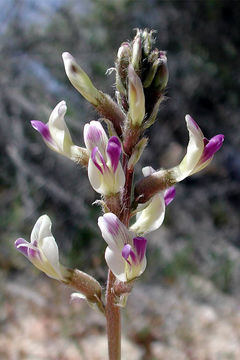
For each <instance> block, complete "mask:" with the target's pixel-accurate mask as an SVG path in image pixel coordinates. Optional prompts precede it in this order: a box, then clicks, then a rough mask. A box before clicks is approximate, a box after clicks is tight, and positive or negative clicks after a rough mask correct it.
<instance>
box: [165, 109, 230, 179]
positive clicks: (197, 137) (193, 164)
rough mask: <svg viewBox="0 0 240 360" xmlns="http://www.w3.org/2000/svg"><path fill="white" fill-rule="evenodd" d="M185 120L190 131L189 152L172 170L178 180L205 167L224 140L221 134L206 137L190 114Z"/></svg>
mask: <svg viewBox="0 0 240 360" xmlns="http://www.w3.org/2000/svg"><path fill="white" fill-rule="evenodd" d="M185 120H186V123H187V129H188V132H189V142H188V147H187V152H186V155H185V156H184V158H183V160H182V161H181V163H180V164H179V165H178V166H176V167H174V168H173V169H171V170H170V172H171V175H172V176H173V177H174V178H175V180H176V181H177V182H179V181H182V180H183V179H185V178H186V177H187V176H189V175H192V174H195V173H196V172H198V171H200V170H202V169H203V168H205V167H206V166H207V165H208V164H209V163H210V162H211V160H212V158H213V155H214V154H215V152H217V151H218V150H219V149H220V148H221V146H222V144H223V141H224V136H223V135H221V134H219V135H216V136H214V137H213V138H211V139H210V140H208V139H206V138H205V137H204V135H203V133H202V130H201V129H200V127H199V126H198V124H197V123H196V122H195V121H194V120H193V119H192V118H191V116H190V115H186V117H185Z"/></svg>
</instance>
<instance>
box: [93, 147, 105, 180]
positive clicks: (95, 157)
mask: <svg viewBox="0 0 240 360" xmlns="http://www.w3.org/2000/svg"><path fill="white" fill-rule="evenodd" d="M91 159H92V161H93V163H94V165H95V166H96V167H97V168H98V170H99V171H100V173H101V174H103V170H104V171H105V170H106V168H107V165H106V162H105V160H104V158H103V156H102V154H101V153H100V151H99V150H98V147H97V146H95V148H93V149H92V153H91ZM99 161H100V163H102V165H103V169H102V167H101V165H99Z"/></svg>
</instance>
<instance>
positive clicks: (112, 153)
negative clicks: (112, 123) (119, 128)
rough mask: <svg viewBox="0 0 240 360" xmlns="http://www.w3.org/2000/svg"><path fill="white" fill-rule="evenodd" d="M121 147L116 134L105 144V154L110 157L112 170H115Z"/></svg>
mask: <svg viewBox="0 0 240 360" xmlns="http://www.w3.org/2000/svg"><path fill="white" fill-rule="evenodd" d="M121 151H122V147H121V143H120V141H119V140H118V138H117V137H116V136H112V137H111V138H110V139H109V141H108V145H107V154H108V156H109V158H110V161H111V165H112V168H113V171H114V172H115V171H116V170H117V167H118V163H119V159H120V155H121Z"/></svg>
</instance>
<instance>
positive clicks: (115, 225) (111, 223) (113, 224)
mask: <svg viewBox="0 0 240 360" xmlns="http://www.w3.org/2000/svg"><path fill="white" fill-rule="evenodd" d="M103 218H104V221H105V223H106V226H107V229H108V231H109V232H110V234H111V235H113V236H117V235H118V233H119V220H118V218H117V216H116V215H115V214H112V213H107V214H105V215H103Z"/></svg>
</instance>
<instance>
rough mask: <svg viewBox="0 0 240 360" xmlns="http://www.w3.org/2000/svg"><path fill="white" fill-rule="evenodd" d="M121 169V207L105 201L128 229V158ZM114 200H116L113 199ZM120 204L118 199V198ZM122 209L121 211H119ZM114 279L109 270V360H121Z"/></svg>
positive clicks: (129, 199) (125, 158) (107, 317)
mask: <svg viewBox="0 0 240 360" xmlns="http://www.w3.org/2000/svg"><path fill="white" fill-rule="evenodd" d="M123 169H124V172H125V177H126V181H125V186H124V189H123V194H122V201H121V206H117V204H116V201H111V200H110V199H105V200H106V204H107V206H108V208H109V210H110V211H112V212H114V213H115V214H116V215H117V216H118V217H119V218H120V220H121V221H122V222H123V223H124V225H126V226H127V227H128V225H129V218H130V206H131V192H132V180H133V170H129V169H128V156H127V155H124V156H123ZM115 200H116V199H115ZM119 203H120V198H119ZM121 208H122V210H120V209H121ZM115 281H116V277H115V276H114V274H113V273H112V272H111V270H109V272H108V280H107V291H106V308H105V309H106V320H107V336H108V354H109V360H121V313H120V307H119V306H117V305H116V304H115V300H116V294H115V292H114V284H115Z"/></svg>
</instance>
